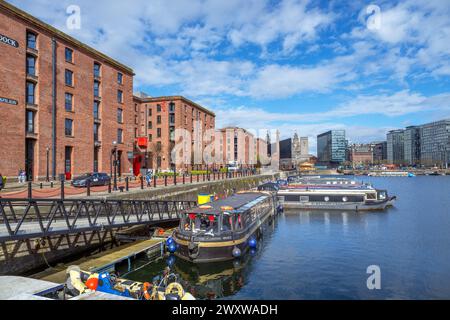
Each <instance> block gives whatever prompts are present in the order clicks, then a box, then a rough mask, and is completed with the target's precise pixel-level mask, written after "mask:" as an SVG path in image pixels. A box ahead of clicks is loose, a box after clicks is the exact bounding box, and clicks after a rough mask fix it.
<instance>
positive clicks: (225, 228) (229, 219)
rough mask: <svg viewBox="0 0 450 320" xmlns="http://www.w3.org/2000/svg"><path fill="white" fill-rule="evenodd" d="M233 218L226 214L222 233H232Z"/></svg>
mask: <svg viewBox="0 0 450 320" xmlns="http://www.w3.org/2000/svg"><path fill="white" fill-rule="evenodd" d="M232 225H233V217H232V216H231V215H230V214H224V215H223V220H222V231H232Z"/></svg>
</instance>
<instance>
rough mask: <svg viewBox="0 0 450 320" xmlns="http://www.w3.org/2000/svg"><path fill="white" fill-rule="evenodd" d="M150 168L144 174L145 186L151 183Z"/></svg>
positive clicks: (151, 173)
mask: <svg viewBox="0 0 450 320" xmlns="http://www.w3.org/2000/svg"><path fill="white" fill-rule="evenodd" d="M152 175H153V172H152V169H147V172H146V174H145V180H146V181H147V187H150V185H151V183H152Z"/></svg>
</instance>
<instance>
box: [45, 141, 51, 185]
mask: <svg viewBox="0 0 450 320" xmlns="http://www.w3.org/2000/svg"><path fill="white" fill-rule="evenodd" d="M45 150H46V151H47V153H46V155H47V158H46V161H47V172H46V175H45V181H47V182H49V181H50V177H49V152H50V148H49V147H47V148H46V149H45Z"/></svg>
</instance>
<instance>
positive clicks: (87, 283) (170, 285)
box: [66, 266, 195, 300]
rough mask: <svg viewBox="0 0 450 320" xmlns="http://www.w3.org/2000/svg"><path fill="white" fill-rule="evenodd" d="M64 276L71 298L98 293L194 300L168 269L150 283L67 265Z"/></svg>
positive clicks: (141, 298)
mask: <svg viewBox="0 0 450 320" xmlns="http://www.w3.org/2000/svg"><path fill="white" fill-rule="evenodd" d="M66 273H67V276H66V286H67V290H68V292H69V293H70V294H72V295H74V296H78V295H81V294H84V293H89V292H92V291H99V292H106V293H109V294H114V295H117V296H122V297H128V298H132V299H137V300H195V298H194V297H193V296H192V295H191V294H190V293H189V292H186V291H185V290H184V289H183V286H182V285H181V284H180V283H179V282H177V276H176V275H175V274H173V273H170V269H168V268H167V269H166V270H164V274H163V276H162V277H160V278H157V279H156V280H155V281H154V282H153V283H149V282H144V283H142V282H137V281H132V280H126V279H121V278H118V277H117V276H116V275H115V274H114V273H109V272H100V273H95V272H88V271H82V270H80V268H79V267H78V266H70V267H69V268H67V271H66Z"/></svg>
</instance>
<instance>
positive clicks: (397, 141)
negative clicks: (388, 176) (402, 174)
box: [387, 129, 405, 164]
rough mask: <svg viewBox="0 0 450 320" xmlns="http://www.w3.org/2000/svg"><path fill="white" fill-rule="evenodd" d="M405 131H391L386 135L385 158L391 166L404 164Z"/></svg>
mask: <svg viewBox="0 0 450 320" xmlns="http://www.w3.org/2000/svg"><path fill="white" fill-rule="evenodd" d="M404 132H405V130H403V129H399V130H391V131H389V132H388V134H387V158H388V162H389V163H391V164H403V163H404V162H405V151H404V143H403V138H404Z"/></svg>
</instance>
